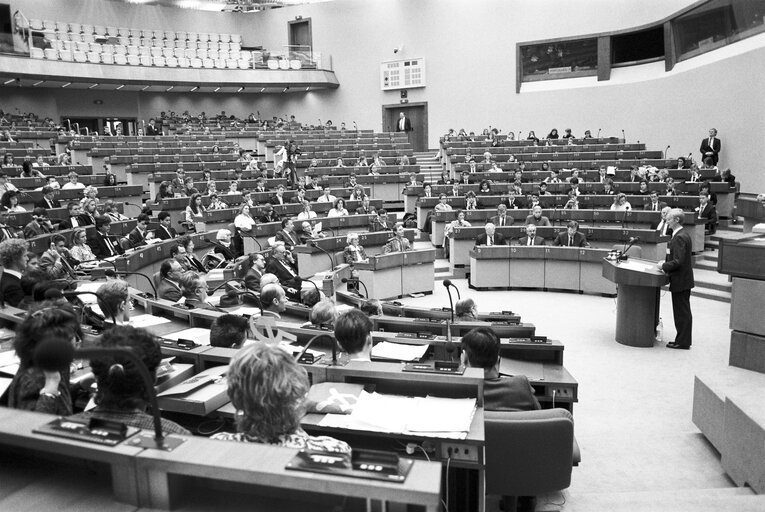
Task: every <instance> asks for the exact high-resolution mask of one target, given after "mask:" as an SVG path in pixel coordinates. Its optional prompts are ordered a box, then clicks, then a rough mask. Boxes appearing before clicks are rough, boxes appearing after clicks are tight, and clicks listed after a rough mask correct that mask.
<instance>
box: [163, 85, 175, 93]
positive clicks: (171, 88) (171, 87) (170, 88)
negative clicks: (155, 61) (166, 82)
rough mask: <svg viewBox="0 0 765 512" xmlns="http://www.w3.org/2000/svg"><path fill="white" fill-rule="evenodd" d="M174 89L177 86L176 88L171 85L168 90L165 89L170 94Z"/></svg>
mask: <svg viewBox="0 0 765 512" xmlns="http://www.w3.org/2000/svg"><path fill="white" fill-rule="evenodd" d="M173 87H175V86H174V85H171V86H170V87H168V88H167V89H165V92H170V91H172V90H173Z"/></svg>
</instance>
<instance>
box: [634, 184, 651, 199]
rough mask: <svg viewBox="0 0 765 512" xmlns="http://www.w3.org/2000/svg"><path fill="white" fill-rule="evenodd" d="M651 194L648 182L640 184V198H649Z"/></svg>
mask: <svg viewBox="0 0 765 512" xmlns="http://www.w3.org/2000/svg"><path fill="white" fill-rule="evenodd" d="M649 193H650V192H649V191H648V182H647V181H645V180H643V181H641V182H640V183H639V184H638V191H637V195H639V196H647V195H648V194H649Z"/></svg>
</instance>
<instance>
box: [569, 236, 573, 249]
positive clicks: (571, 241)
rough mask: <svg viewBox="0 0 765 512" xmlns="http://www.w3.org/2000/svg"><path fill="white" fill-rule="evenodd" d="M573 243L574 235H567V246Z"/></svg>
mask: <svg viewBox="0 0 765 512" xmlns="http://www.w3.org/2000/svg"><path fill="white" fill-rule="evenodd" d="M573 245H574V237H572V236H569V237H568V246H569V247H571V246H573Z"/></svg>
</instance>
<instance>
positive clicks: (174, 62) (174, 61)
mask: <svg viewBox="0 0 765 512" xmlns="http://www.w3.org/2000/svg"><path fill="white" fill-rule="evenodd" d="M165 64H166V65H167V66H168V67H170V68H174V67H177V66H178V59H176V58H175V57H168V58H167V59H165Z"/></svg>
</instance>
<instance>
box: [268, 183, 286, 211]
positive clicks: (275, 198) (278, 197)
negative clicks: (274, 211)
mask: <svg viewBox="0 0 765 512" xmlns="http://www.w3.org/2000/svg"><path fill="white" fill-rule="evenodd" d="M284 191H285V188H284V185H279V186H278V187H276V194H274V195H272V196H271V198H270V199H269V202H270V203H271V204H272V205H274V206H279V205H283V204H287V198H285V197H284Z"/></svg>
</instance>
